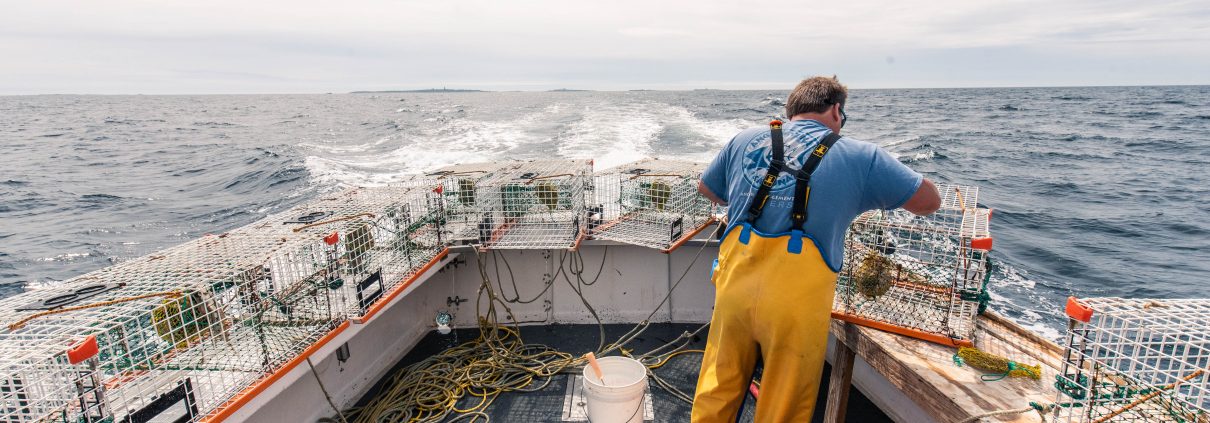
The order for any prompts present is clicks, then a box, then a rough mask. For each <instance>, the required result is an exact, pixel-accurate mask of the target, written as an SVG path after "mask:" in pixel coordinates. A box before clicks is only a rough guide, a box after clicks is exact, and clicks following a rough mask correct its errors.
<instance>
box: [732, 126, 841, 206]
mask: <svg viewBox="0 0 1210 423" xmlns="http://www.w3.org/2000/svg"><path fill="white" fill-rule="evenodd" d="M783 131H784V132H783V139H784V142H783V143H782V144H783V146H784V147H783V148H784V152H785V154H784V155H785V158H786V166H785V167H784V168H782V171H781V175H779V176H778V178H777V182H775V183H774V184H773V191H781V190H783V189H786V188H789V187H791V186H794V174H795V173H796V172H798V169H801V168H802V164H803V162H805V161H806V159H807V153H808V152H809V151H811V149H813V148H815V145H816V144H818V143H819V139H820V137H822V136H823V135H824V134H826V133H827V132H826V130H825V131H823V132H817V133H810V132H806V133H804V131H785V130H784V129H783ZM804 141H805V142H804ZM743 155H744V157H743V159H742V163H743V165H744V166H743V168H744V177H745V178H747V180H748V183H750V184H752V185H760V184H761V181H762V180H763V179H764V177H765V172H767V171H768V170H769V163H770V162H771V161H772V160H773V134H772V133H770V132H769V131H763V132H759V133H757V134H756V136H755V137H753V138H752V140H751V141H749V142H748V143H747V145H745V146H744V152H743Z"/></svg>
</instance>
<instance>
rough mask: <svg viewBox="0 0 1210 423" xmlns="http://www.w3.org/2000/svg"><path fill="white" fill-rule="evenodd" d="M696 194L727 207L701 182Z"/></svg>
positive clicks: (698, 184) (725, 203)
mask: <svg viewBox="0 0 1210 423" xmlns="http://www.w3.org/2000/svg"><path fill="white" fill-rule="evenodd" d="M933 191H936V189H934V190H933ZM697 192H700V193H702V196H703V197H706V199H707V200H710V201H713V202H714V203H715V204H718V205H721V206H725V205H727V202H726V201H723V199H721V198H718V196H717V195H714V192H712V191H710V188H709V187H707V186H706V183H704V182H702V181H697ZM938 201H940V200H938Z"/></svg>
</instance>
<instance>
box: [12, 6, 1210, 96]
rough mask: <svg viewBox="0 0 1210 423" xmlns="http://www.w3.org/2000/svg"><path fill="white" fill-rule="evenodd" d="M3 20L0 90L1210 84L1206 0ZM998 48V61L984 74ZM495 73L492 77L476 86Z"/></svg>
mask: <svg viewBox="0 0 1210 423" xmlns="http://www.w3.org/2000/svg"><path fill="white" fill-rule="evenodd" d="M5 9H6V10H5V13H4V14H3V15H0V54H2V55H4V57H6V58H8V60H6V62H5V63H4V64H3V65H0V94H2V93H40V92H98V93H134V92H141V93H181V92H185V93H189V92H207V93H208V92H326V91H349V90H357V89H375V88H425V87H431V86H464V87H473V88H485V89H512V88H519V89H544V88H558V87H573V88H597V89H613V88H621V89H624V88H700V87H704V86H711V87H718V88H729V87H736V88H741V87H753V86H755V85H756V84H762V83H764V82H766V81H772V82H773V83H774V84H775V85H774V86H773V87H780V86H783V85H786V84H787V83H790V82H793V81H794V80H796V79H797V78H800V77H802V76H805V75H810V74H833V73H839V74H841V76H842V78H844V79H845V80H846V81H848V82H849V83H850V84H851V85H853V86H869V85H880V86H892V87H895V86H900V87H911V86H935V84H937V83H939V82H940V83H943V84H944V83H945V81H961V83H963V84H974V85H997V86H1002V85H1021V84H1028V85H1037V84H1041V85H1061V84H1070V83H1081V84H1106V83H1130V84H1159V83H1207V82H1210V81H1207V80H1206V78H1207V76H1206V75H1210V48H1208V47H1207V46H1210V2H1205V1H1163V2H1137V1H1119V0H1106V1H1098V0H1058V1H1054V0H1012V1H1006V2H996V3H988V2H970V1H958V0H937V1H900V2H892V1H887V2H881V1H865V0H853V1H847V2H841V3H838V4H834V3H829V4H826V5H823V4H820V5H811V7H805V6H804V7H796V6H794V5H792V4H787V5H784V6H779V7H777V8H770V7H768V6H759V7H754V6H752V5H751V4H742V3H740V2H721V1H720V2H712V1H694V2H689V1H667V2H647V1H630V0H622V1H618V2H608V3H602V4H594V5H591V6H589V5H586V4H582V3H575V2H560V1H536V0H530V1H517V2H499V1H487V0H465V1H459V2H428V1H394V0H391V1H387V0H372V1H364V2H356V3H341V4H333V3H330V2H313V1H311V2H308V1H283V0H261V1H256V2H247V1H234V0H216V1H212V2H205V3H191V2H156V1H141V0H111V1H107V2H92V1H54V0H51V1H40V2H17V3H13V4H9V5H6V7H5ZM990 55H996V56H995V60H994V62H995V63H997V65H998V66H1000V67H998V68H995V69H989V68H988V67H987V66H985V65H986V63H991V62H992V61H989V60H988V58H989V57H991V56H990ZM888 57H894V60H887V58H888ZM935 61H940V62H935ZM1118 62H1138V63H1148V64H1150V65H1149V66H1148V67H1146V68H1145V69H1136V66H1134V65H1127V66H1115V69H1125V71H1115V72H1114V73H1113V75H1112V77H1110V76H1106V72H1104V71H1103V69H1104V65H1105V63H1118ZM892 63H893V65H892ZM1123 72H1125V73H1123ZM938 74H945V75H948V77H944V78H938V77H937V75H938ZM1048 74H1049V75H1054V77H1053V78H1050V79H1047V77H1046V75H1048ZM1071 74H1081V75H1083V76H1082V77H1081V78H1072V77H1070V76H1067V75H1071ZM1014 75H1020V76H1014ZM1026 80H1028V82H1026ZM485 81H489V82H490V84H489V85H490V86H482V85H476V84H488V82H485ZM707 84H709V85H707ZM770 88H772V87H770Z"/></svg>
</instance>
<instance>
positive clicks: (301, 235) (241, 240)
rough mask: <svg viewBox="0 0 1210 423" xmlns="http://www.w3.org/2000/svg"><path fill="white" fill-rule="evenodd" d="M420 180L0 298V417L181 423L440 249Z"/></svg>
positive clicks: (350, 314) (333, 199)
mask: <svg viewBox="0 0 1210 423" xmlns="http://www.w3.org/2000/svg"><path fill="white" fill-rule="evenodd" d="M443 225H444V217H443V216H442V207H441V205H440V198H439V197H437V196H436V194H433V193H432V192H431V191H430V190H428V189H422V188H406V187H384V188H359V189H351V190H346V191H344V192H341V193H337V194H333V195H330V196H325V197H323V198H320V199H318V200H316V201H314V202H312V203H309V204H305V205H302V206H299V207H296V208H294V209H291V210H289V211H287V212H284V213H280V214H277V215H273V216H270V217H268V218H266V219H263V220H261V221H259V222H256V223H253V224H251V225H249V226H245V227H243V228H240V229H237V230H234V231H231V232H228V233H224V234H221V235H207V236H205V237H202V238H200V239H197V240H194V241H191V242H188V243H185V244H183V245H180V246H177V247H173V248H170V249H167V250H164V251H161V252H158V253H155V254H152V255H150V256H146V257H142V258H139V259H134V260H131V261H127V262H124V263H122V264H120V265H117V266H114V267H110V268H106V269H102V270H99V271H96V272H92V273H89V274H86V275H83V276H80V277H77V278H74V279H71V280H69V281H66V282H64V283H62V284H59V285H56V286H54V287H50V288H45V289H41V290H37V291H33V292H30V293H27V294H24V295H20V296H16V297H10V298H7V299H5V300H2V301H0V324H2V325H3V327H2V328H0V422H5V423H9V422H37V421H71V422H114V421H148V420H149V419H151V418H153V417H155V418H160V417H158V416H162V415H163V413H165V412H171V413H176V414H174V415H173V416H172V419H170V420H169V421H176V420H175V419H178V418H179V419H186V420H192V419H196V418H197V417H199V416H204V415H207V414H211V413H214V412H216V411H217V410H219V409H221V408H223V406H224V404H226V403H227V402H228V401H230V400H232V398H234V397H235V396H237V395H238V394H239V393H240V392H241V391H243V390H245V389H247V388H249V387H250V386H251V385H253V384H254V383H256V382H257V381H259V380H261V379H263V378H265V377H267V376H268V375H270V374H272V373H274V372H275V371H277V370H279V369H280V368H281V367H282V366H283V365H284V364H286V363H287V362H291V361H292V360H295V359H296V358H297V357H299V355H300V354H301V353H302V352H303V351H304V350H306V349H307V348H308V347H310V346H311V345H313V344H315V343H316V341H317V340H319V339H320V338H322V337H323V336H325V335H327V334H328V333H330V332H331V331H332V330H333V329H335V328H336V327H337V326H339V325H341V324H342V323H344V322H345V321H347V320H350V319H358V318H364V317H365V316H367V315H369V314H372V313H373V310H374V308H375V307H377V306H380V304H381V303H382V300H383V298H384V294H386V293H387V292H389V291H391V290H393V289H397V288H398V287H399V286H400V284H402V283H405V282H406V281H407V280H408V279H409V278H410V277H412V276H414V275H415V274H416V273H417V272H419V271H421V270H422V269H424V268H425V266H426V265H428V264H429V263H430V262H432V261H433V260H435V259H437V258H438V257H439V256H440V255H441V254H442V252H443V251H444V248H445V246H444V243H445V240H444V237H446V236H448V235H446V234H445V233H444V228H443Z"/></svg>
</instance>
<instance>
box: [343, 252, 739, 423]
mask: <svg viewBox="0 0 1210 423" xmlns="http://www.w3.org/2000/svg"><path fill="white" fill-rule="evenodd" d="M715 230H716V231H717V230H718V228H716V229H715ZM713 236H714V234H712V235H711V238H713ZM707 245H708V244H706V243H703V245H702V247H701V248H700V249H699V250H698V252H697V254H696V255H695V256H694V257H693V261H691V262H690V264H689V266H687V267H686V269H685V272H684V273H682V274H681V276H680V278H678V279H677V280H676V282H675V283H674V284H673V285H672V286H671V287H670V288H669V290H668V294H667V295H666V296H665V297H664V299H663V300H662V301H660V303H659V304H658V305H656V307H655V308H654V309H653V310H652V312H651V314H649V315H648V316H647V318H646V319H644V320H643V321H642V322H639V323H638V324H636V325H635V326H634V327H633V328H631V330H630V331H628V332H627V333H626V334H624V335H622V336H621V337H620V338H618V340H617V341H615V342H612V343H609V344H606V343H605V328H604V325H603V323H602V321H601V319H600V317H599V316H598V315H597V312H596V310H595V309H594V308H593V307H592V305H591V304H590V303H589V302H588V300H587V298H586V297H585V296H584V293H583V289H584V287H586V286H592V285H593V284H595V283H596V282H597V281H598V280H599V279H600V277H601V273H602V272H603V270H604V263H605V260H606V257H607V256H608V254H609V249H608V247H606V248H605V253H604V256H602V258H601V267H600V268H598V269H597V274H596V275H595V276H594V277H592V278H591V279H586V278H585V277H584V273H585V265H584V258H583V256H582V254H581V252H579V251H574V252H562V253H561V254H560V257H559V269H558V270H557V271H556V272H555V274H554V275H553V276H552V277H551V279H550V280H549V281H547V282H546V284H545V285H546V286H545V287H544V288H543V289H542V291H541V292H539V293H538V294H537V295H534V296H532V297H530V296H526V297H525V298H523V297H522V295H521V293H520V292H519V291H518V289H517V283H516V279H515V278H513V276H512V267H511V265H509V264H508V260H507V259H505V258H504V257H503V256H500V255H497V254H496V253H495V252H494V251H493V252H492V257H491V261H492V262H493V263H494V264H495V277H496V278H495V279H496V281H495V283H493V282H492V278H491V277H490V276H491V275H489V271H488V269H487V262H488V260H487V257H486V256H485V255H484V254H483V253H481V252H479V251H478V250H475V254H476V258H477V260H476V261H477V262H478V264H479V273H480V276H481V279H482V281H481V283H480V285H479V291H478V295H477V296H476V299H475V310H482V309H484V304H483V303H484V302H485V301H486V312H485V313H483V314H482V315H480V316H479V337H478V338H476V339H474V340H472V341H469V342H466V343H463V344H461V345H458V346H455V347H452V348H449V349H446V350H445V351H442V352H441V353H438V354H434V355H431V356H429V357H426V358H425V359H423V360H421V361H418V362H416V363H413V364H411V365H408V366H406V367H404V368H403V369H400V370H399V371H398V372H396V373H395V374H394V375H392V376H391V377H390V379H389V380H388V382H387V383H386V384H385V386H384V388H383V391H382V392H381V393H380V394H379V395H378V396H376V397H375V398H373V399H372V400H370V402H369V403H367V404H366V405H365V406H362V407H357V408H353V409H350V410H346V411H344V412H342V413H339V415H338V417H339V418H340V419H341V420H342V421H344V420H345V419H347V421H348V422H352V423H378V422H438V421H471V422H477V421H483V422H487V421H490V417H489V416H488V414H487V413H486V412H485V410H486V409H487V407H488V406H490V405H491V404H492V403H493V402H494V401H495V400H496V398H497V397H498V396H499V395H500V394H502V393H505V392H533V391H539V390H542V389H544V388H546V386H547V385H549V384H550V383H551V381H552V380H553V379H554V376H555V375H558V374H560V373H571V372H577V371H579V370H580V369H581V368H582V367H583V366H584V364H585V359H584V358H582V357H580V356H578V355H573V354H571V353H567V352H562V351H558V350H555V349H553V348H551V347H549V346H546V345H542V344H526V343H525V342H524V341H523V340H522V339H521V334H520V330H519V325H518V323H517V319H516V316H515V315H514V314H513V312H512V309H511V308H509V304H511V303H517V304H524V303H529V302H533V301H536V300H537V299H538V298H541V296H542V295H543V294H545V293H546V292H547V291H548V290H550V288H551V286H553V284H554V282H555V280H556V279H558V278H560V277H561V278H562V279H563V280H564V281H565V282H566V283H567V284H568V286H570V287H571V288H572V290H573V291H574V292H575V293H576V294H577V295H578V296H579V297H580V300H581V302H582V303H583V304H584V306H585V308H586V309H587V310H588V311H589V314H591V315H592V316H593V318H594V319H595V320H596V321H597V325H598V329H599V331H600V342H599V343H598V347H597V351H596V355H598V356H603V355H605V354H607V353H610V352H614V351H617V352H619V353H620V354H621V355H623V356H626V357H631V358H634V359H636V360H639V361H640V362H641V363H643V364H644V365H645V366H647V368H648V369H649V370H648V372H647V375H648V377H649V379H650V380H651V381H652V382H653V383H654V384H655V385H656V386H658V387H660V388H662V389H664V390H666V391H668V392H669V393H670V394H671V395H672V396H674V397H676V398H679V399H681V400H683V401H685V402H689V403H692V402H693V397H692V396H691V395H689V394H687V393H685V392H682V391H680V390H678V389H677V388H676V387H675V386H673V384H671V383H669V382H668V381H666V380H664V379H663V378H661V377H660V376H659V375H657V374H655V373H654V372H653V371H652V370H653V369H657V368H660V367H661V366H664V365H665V364H667V363H668V362H669V361H671V360H672V359H673V358H676V357H678V356H683V355H686V354H692V353H701V352H702V350H691V349H686V347H687V346H688V345H689V344H690V343H691V342H692V341H693V339H694V338H695V337H696V336H698V334H699V333H701V331H702V330H704V329H705V328H706V327H708V326H709V324H708V323H707V324H704V325H702V326H701V327H699V328H698V329H697V330H695V331H693V332H684V333H682V334H681V335H680V336H678V337H677V338H676V339H673V340H671V341H669V342H667V343H665V344H664V345H661V346H659V347H657V348H655V349H653V350H651V351H648V352H646V353H644V354H639V355H634V354H632V351H631V350H629V349H626V348H625V345H627V344H628V343H629V342H630V341H633V340H634V339H636V338H638V337H639V336H640V335H641V334H642V333H643V331H644V330H646V328H647V327H648V326H649V325H650V320H651V318H652V317H654V316H655V314H656V313H658V312H659V309H660V308H661V307H663V306H664V304H665V303H666V302H667V301H668V300H669V298H671V295H672V292H673V291H675V289H676V287H677V286H678V285H679V284H680V282H681V281H682V280H684V279H685V277H686V276H687V275H688V273H689V271H690V270H691V269H692V268H693V264H694V263H696V262H697V260H698V259H699V258H700V257H701V254H702V251H704V250H705V247H706V246H707ZM501 262H502V263H504V269H505V270H506V273H507V274H508V276H509V278H510V279H511V282H512V287H513V292H512V293H511V294H506V293H505V292H504V284H503V278H502V277H501V276H502V275H501V273H500V266H499V263H501ZM501 313H503V314H504V317H505V319H504V320H505V322H504V323H503V324H502V323H501V322H500V320H501V319H500V317H501V316H500V314H501ZM320 383H321V385H322V382H320ZM464 398H478V399H477V400H472V401H474V402H473V404H472V405H470V406H469V407H466V408H457V405H458V402H459V401H460V400H462V399H464ZM451 415H453V416H452V417H451ZM447 418H448V419H449V420H446V419H447ZM327 420H331V419H327Z"/></svg>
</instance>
